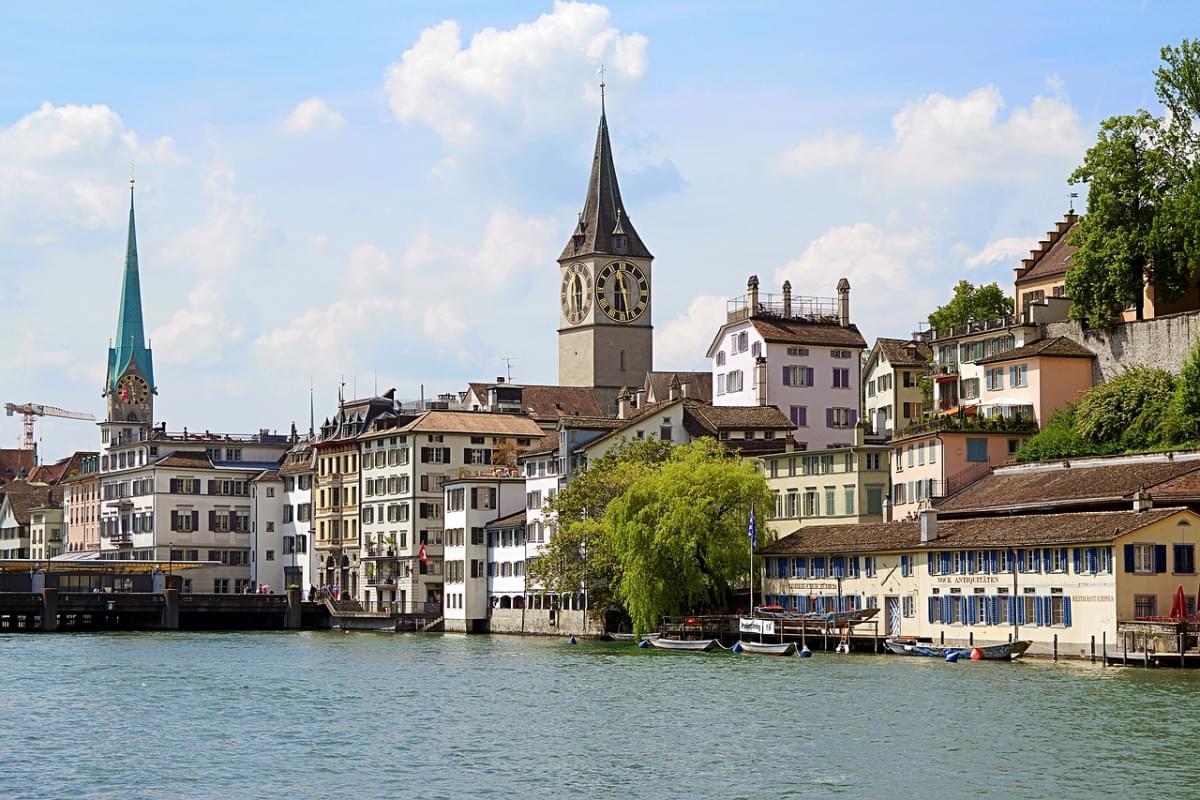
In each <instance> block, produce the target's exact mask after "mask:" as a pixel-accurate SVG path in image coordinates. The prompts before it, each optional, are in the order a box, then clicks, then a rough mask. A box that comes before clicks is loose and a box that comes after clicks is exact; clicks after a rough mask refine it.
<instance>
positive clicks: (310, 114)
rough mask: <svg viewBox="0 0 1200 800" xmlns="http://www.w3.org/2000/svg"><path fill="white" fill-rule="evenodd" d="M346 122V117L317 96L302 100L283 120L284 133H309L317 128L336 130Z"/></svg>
mask: <svg viewBox="0 0 1200 800" xmlns="http://www.w3.org/2000/svg"><path fill="white" fill-rule="evenodd" d="M345 124H346V118H345V117H343V116H342V115H341V114H339V113H338V112H336V111H334V110H333V109H332V108H330V107H329V105H328V104H326V102H325V101H324V100H322V99H321V98H319V97H310V98H308V99H307V100H304V101H302V102H301V103H300V104H299V105H297V106H296V107H295V108H294V109H292V113H291V114H288V117H287V119H286V120H284V122H283V132H284V133H292V134H295V133H311V132H312V131H317V130H333V131H335V130H338V129H339V128H342V127H343V126H345Z"/></svg>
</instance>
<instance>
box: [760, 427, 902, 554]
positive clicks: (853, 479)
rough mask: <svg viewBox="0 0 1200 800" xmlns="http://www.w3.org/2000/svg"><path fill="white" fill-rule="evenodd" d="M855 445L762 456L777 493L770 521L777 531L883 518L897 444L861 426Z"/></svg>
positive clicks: (764, 469)
mask: <svg viewBox="0 0 1200 800" xmlns="http://www.w3.org/2000/svg"><path fill="white" fill-rule="evenodd" d="M855 438H856V442H855V444H854V446H853V447H842V448H831V449H827V450H818V451H789V452H784V453H774V454H771V455H764V456H761V457H760V461H761V464H762V469H763V474H764V475H765V476H766V478H767V485H768V486H769V487H770V488H771V491H772V492H773V493H774V494H775V506H774V508H773V509H772V513H771V515H770V517H769V520H768V523H767V524H768V525H769V526H770V528H771V530H772V531H774V532H775V534H776V535H777V536H784V535H787V534H789V533H791V532H792V531H794V530H796V528H797V527H808V526H813V525H853V524H857V523H862V522H882V521H883V519H884V517H883V515H884V508H885V503H886V501H887V498H888V487H889V474H888V470H889V458H890V456H891V447H890V445H888V444H887V443H886V442H884V441H882V440H881V439H878V438H872V439H867V438H866V437H865V430H864V426H862V425H860V426H858V430H857V431H856V434H855Z"/></svg>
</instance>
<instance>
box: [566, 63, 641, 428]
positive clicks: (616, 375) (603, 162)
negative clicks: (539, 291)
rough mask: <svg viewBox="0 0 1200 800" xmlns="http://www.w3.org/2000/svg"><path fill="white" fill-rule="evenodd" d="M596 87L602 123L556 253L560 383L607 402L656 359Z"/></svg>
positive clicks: (632, 234)
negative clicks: (574, 215)
mask: <svg viewBox="0 0 1200 800" xmlns="http://www.w3.org/2000/svg"><path fill="white" fill-rule="evenodd" d="M600 89H601V110H600V129H599V130H598V131H597V132H596V153H595V155H594V156H593V158H592V174H591V178H590V179H589V180H588V190H587V198H586V199H585V200H584V204H583V211H582V212H581V213H580V214H579V221H578V224H577V225H576V226H575V232H574V233H573V234H572V235H571V238H570V240H569V241H568V242H567V246H566V247H565V248H563V251H562V255H561V256H559V259H558V266H559V329H558V382H559V384H560V385H562V386H589V387H593V388H595V389H596V395H597V399H599V401H600V403H601V406H602V407H603V408H605V409H608V410H612V409H615V407H616V398H617V393H618V392H619V391H620V389H621V387H623V386H639V387H640V386H641V385H642V383H643V382H644V381H645V378H646V373H647V372H649V371H650V370H651V369H652V368H653V365H654V341H653V327H652V325H651V323H650V311H651V302H650V301H651V292H650V287H651V283H650V264H651V262H652V261H653V260H654V256H652V255H651V254H650V251H649V250H648V249H647V248H646V245H645V244H644V243H643V242H642V239H641V237H640V236H638V233H637V231H636V230H634V228H633V223H632V222H631V221H630V219H629V215H628V214H626V213H625V206H624V204H622V202H621V189H620V187H619V186H618V185H617V170H616V167H615V166H614V165H613V157H612V145H611V144H610V143H609V140H608V121H607V119H606V118H605V113H604V107H603V102H604V101H603V90H604V84H603V83H601V84H600Z"/></svg>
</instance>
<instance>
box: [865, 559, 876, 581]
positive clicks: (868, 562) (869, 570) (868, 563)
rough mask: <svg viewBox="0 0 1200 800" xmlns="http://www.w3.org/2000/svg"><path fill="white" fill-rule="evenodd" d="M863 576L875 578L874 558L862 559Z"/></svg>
mask: <svg viewBox="0 0 1200 800" xmlns="http://www.w3.org/2000/svg"><path fill="white" fill-rule="evenodd" d="M863 574H864V575H866V576H867V577H868V578H874V577H875V557H874V556H865V557H864V558H863Z"/></svg>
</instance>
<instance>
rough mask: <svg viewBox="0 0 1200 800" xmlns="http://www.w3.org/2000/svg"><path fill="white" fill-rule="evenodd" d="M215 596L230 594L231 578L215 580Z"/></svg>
mask: <svg viewBox="0 0 1200 800" xmlns="http://www.w3.org/2000/svg"><path fill="white" fill-rule="evenodd" d="M213 594H229V578H213Z"/></svg>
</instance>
